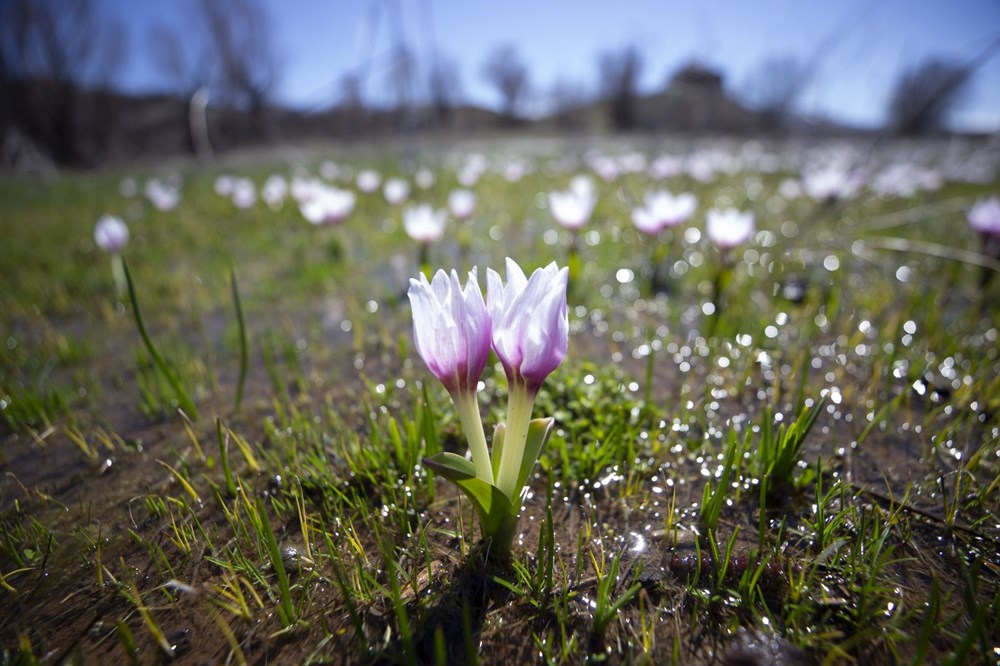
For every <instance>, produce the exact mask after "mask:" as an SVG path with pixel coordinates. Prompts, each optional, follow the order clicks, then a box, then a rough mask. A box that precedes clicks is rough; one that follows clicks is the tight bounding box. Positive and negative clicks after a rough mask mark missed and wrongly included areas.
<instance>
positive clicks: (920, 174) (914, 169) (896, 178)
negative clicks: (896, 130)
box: [871, 162, 941, 197]
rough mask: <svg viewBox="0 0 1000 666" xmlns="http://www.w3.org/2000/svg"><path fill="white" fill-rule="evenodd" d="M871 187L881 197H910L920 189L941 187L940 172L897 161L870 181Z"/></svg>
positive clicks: (927, 189) (933, 189)
mask: <svg viewBox="0 0 1000 666" xmlns="http://www.w3.org/2000/svg"><path fill="white" fill-rule="evenodd" d="M871 188H872V189H873V190H874V191H875V193H876V194H878V195H880V196H883V197H890V196H895V197H912V196H913V195H914V194H916V193H917V192H920V191H928V192H933V191H935V190H938V189H940V188H941V174H940V173H939V172H938V171H937V170H935V169H928V168H924V167H920V166H917V165H915V164H910V163H905V162H898V163H896V164H892V165H890V166H888V167H886V168H885V169H884V170H883V171H881V172H880V173H879V174H878V175H877V176H875V180H874V181H873V182H872V185H871Z"/></svg>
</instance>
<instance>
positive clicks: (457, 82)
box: [427, 54, 462, 127]
mask: <svg viewBox="0 0 1000 666" xmlns="http://www.w3.org/2000/svg"><path fill="white" fill-rule="evenodd" d="M461 91H462V81H461V78H460V77H459V74H458V65H456V64H455V61H454V60H452V59H451V58H448V57H447V56H444V55H441V54H437V55H435V56H434V59H433V63H432V64H431V68H430V71H429V72H428V75H427V93H428V100H429V102H430V105H431V110H432V111H433V113H434V119H435V121H436V122H437V124H438V126H440V127H445V126H447V125H448V124H449V123H450V122H451V120H452V112H453V110H454V108H455V106H457V105H458V103H459V99H460V98H461Z"/></svg>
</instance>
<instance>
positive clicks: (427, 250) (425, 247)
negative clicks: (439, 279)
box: [417, 243, 433, 280]
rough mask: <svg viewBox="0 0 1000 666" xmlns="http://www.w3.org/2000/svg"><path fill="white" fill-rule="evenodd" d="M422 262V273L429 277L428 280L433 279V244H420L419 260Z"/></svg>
mask: <svg viewBox="0 0 1000 666" xmlns="http://www.w3.org/2000/svg"><path fill="white" fill-rule="evenodd" d="M417 261H419V262H420V272H421V273H423V274H424V275H426V276H427V279H428V280H429V279H431V276H432V275H433V273H431V244H430V243H421V244H420V256H419V257H418V258H417Z"/></svg>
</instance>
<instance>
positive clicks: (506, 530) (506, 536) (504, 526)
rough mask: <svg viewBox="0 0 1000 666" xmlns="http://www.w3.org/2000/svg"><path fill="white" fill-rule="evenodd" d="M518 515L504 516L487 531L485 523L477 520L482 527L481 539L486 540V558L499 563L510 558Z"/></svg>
mask: <svg viewBox="0 0 1000 666" xmlns="http://www.w3.org/2000/svg"><path fill="white" fill-rule="evenodd" d="M518 518H519V515H518V514H517V513H514V515H511V516H506V517H505V518H504V519H503V520H502V521H500V522H499V523H498V524H497V525H496V526H495V528H494V529H493V530H491V531H489V532H487V531H486V529H485V526H486V523H485V522H484V521H482V520H480V521H479V524H480V526H482V527H483V540H484V541H486V542H487V558H488V559H489V560H491V561H493V562H497V563H501V562H506V561H507V560H509V559H510V552H511V549H512V548H513V546H514V536H515V535H516V534H517V521H518Z"/></svg>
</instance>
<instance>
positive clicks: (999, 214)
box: [965, 197, 1000, 238]
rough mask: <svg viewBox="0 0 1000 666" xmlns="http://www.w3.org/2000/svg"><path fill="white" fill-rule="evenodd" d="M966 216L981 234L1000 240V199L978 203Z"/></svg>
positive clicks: (990, 199) (992, 198)
mask: <svg viewBox="0 0 1000 666" xmlns="http://www.w3.org/2000/svg"><path fill="white" fill-rule="evenodd" d="M965 216H966V218H967V219H968V220H969V226H971V227H972V228H973V229H975V230H976V231H978V232H979V233H981V234H983V235H984V236H995V237H997V238H1000V197H990V198H989V199H985V200H983V201H977V202H976V203H975V204H973V206H972V208H970V209H969V211H968V212H967V213H966V214H965Z"/></svg>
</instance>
